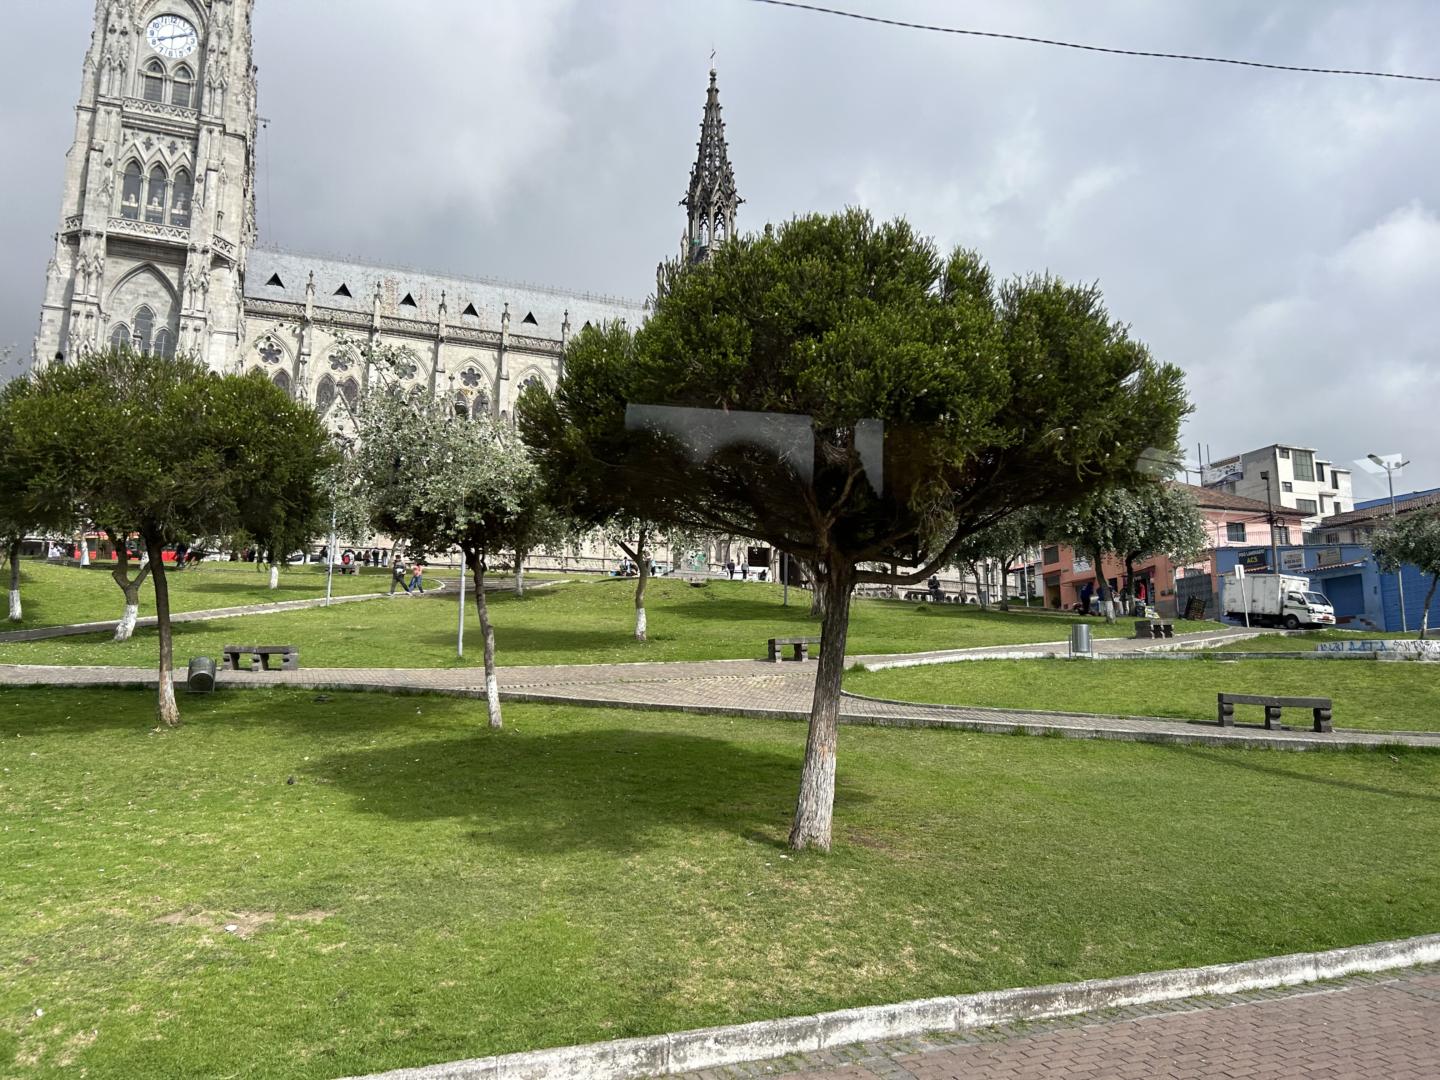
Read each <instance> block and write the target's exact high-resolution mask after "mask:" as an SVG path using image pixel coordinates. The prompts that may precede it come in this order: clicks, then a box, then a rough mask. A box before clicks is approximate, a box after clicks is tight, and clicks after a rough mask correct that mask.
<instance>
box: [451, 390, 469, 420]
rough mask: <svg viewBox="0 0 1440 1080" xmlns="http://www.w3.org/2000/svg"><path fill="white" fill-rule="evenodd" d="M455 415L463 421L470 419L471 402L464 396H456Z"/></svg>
mask: <svg viewBox="0 0 1440 1080" xmlns="http://www.w3.org/2000/svg"><path fill="white" fill-rule="evenodd" d="M455 415H456V416H458V417H459V418H460V419H461V420H469V419H470V402H469V401H468V400H467V399H466V397H465V395H464V394H456V395H455Z"/></svg>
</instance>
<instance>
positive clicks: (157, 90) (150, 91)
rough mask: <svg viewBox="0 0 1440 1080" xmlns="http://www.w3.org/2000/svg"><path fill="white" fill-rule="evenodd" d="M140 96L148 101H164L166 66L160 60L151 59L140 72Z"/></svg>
mask: <svg viewBox="0 0 1440 1080" xmlns="http://www.w3.org/2000/svg"><path fill="white" fill-rule="evenodd" d="M140 96H141V97H143V98H144V99H145V100H146V101H154V102H164V100H165V66H164V65H163V64H161V63H160V61H159V60H151V61H150V62H149V63H148V64H146V65H145V70H144V71H143V72H141V73H140Z"/></svg>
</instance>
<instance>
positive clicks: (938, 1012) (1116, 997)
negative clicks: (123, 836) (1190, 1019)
mask: <svg viewBox="0 0 1440 1080" xmlns="http://www.w3.org/2000/svg"><path fill="white" fill-rule="evenodd" d="M1437 961H1440V934H1430V935H1426V936H1424V937H1415V938H1408V939H1406V940H1404V941H1382V942H1379V943H1377V944H1374V945H1358V946H1355V947H1353V948H1348V949H1331V950H1328V951H1326V952H1313V953H1296V954H1293V955H1290V956H1272V957H1267V958H1265V959H1261V960H1245V961H1241V962H1239V963H1233V964H1212V965H1210V966H1208V967H1199V968H1181V969H1179V970H1172V971H1152V972H1147V973H1145V974H1143V975H1124V976H1121V977H1119V978H1113V979H1087V980H1085V981H1084V982H1073V983H1059V984H1055V985H1051V986H1034V987H1024V988H1020V989H1014V990H994V991H987V992H983V993H978V994H965V995H961V996H956V997H940V998H929V999H925V1000H920V1001H904V1002H900V1003H899V1004H895V1005H870V1006H865V1007H862V1008H857V1009H841V1010H839V1011H837V1012H828V1013H819V1014H817V1015H812V1016H794V1017H787V1018H785V1019H781V1020H762V1021H759V1022H756V1023H751V1024H733V1025H729V1026H725V1027H713V1028H700V1029H698V1030H694V1031H681V1032H676V1033H674V1034H670V1035H651V1036H646V1037H642V1038H637V1039H619V1040H615V1041H612V1042H603V1043H591V1044H589V1045H587V1046H565V1047H559V1048H556V1049H551V1050H530V1051H525V1052H523V1053H518V1054H503V1055H499V1056H496V1057H486V1058H475V1059H473V1060H470V1061H456V1062H451V1063H449V1064H445V1065H431V1066H425V1067H421V1068H410V1069H396V1070H394V1071H391V1072H385V1073H372V1074H369V1075H368V1076H366V1077H349V1078H347V1080H542V1078H544V1080H630V1078H633V1077H643V1076H669V1075H674V1074H676V1073H685V1072H692V1071H695V1070H698V1069H714V1068H721V1067H723V1066H726V1065H735V1064H739V1063H741V1062H748V1061H765V1060H768V1059H771V1058H779V1057H784V1056H786V1055H787V1054H813V1053H817V1052H818V1051H821V1050H826V1049H831V1048H835V1047H841V1046H849V1045H851V1044H852V1043H861V1042H875V1041H879V1040H888V1039H905V1038H911V1037H914V1036H918V1035H924V1034H926V1033H928V1032H942V1031H961V1030H965V1029H967V1028H977V1027H990V1026H992V1025H999V1024H1013V1023H1017V1022H1023V1021H1030V1020H1048V1019H1054V1018H1056V1017H1061V1016H1073V1015H1075V1014H1077V1013H1088V1012H1095V1011H1097V1010H1100V1009H1118V1008H1125V1007H1127V1006H1135V1005H1154V1004H1157V1003H1160V1002H1166V1001H1178V1000H1181V999H1184V998H1190V997H1200V996H1203V995H1209V994H1236V993H1241V992H1244V991H1251V990H1267V989H1273V988H1276V987H1285V986H1299V985H1302V984H1305V983H1311V982H1319V981H1323V980H1326V979H1338V978H1342V977H1344V976H1347V975H1358V974H1363V973H1372V972H1380V971H1392V970H1394V969H1396V968H1403V967H1414V966H1416V965H1420V964H1431V963H1435V962H1437Z"/></svg>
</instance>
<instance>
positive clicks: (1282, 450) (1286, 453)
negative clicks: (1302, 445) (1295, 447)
mask: <svg viewBox="0 0 1440 1080" xmlns="http://www.w3.org/2000/svg"><path fill="white" fill-rule="evenodd" d="M1280 456H1281V457H1282V458H1288V457H1289V456H1290V451H1289V450H1287V449H1286V448H1285V447H1283V446H1282V447H1280Z"/></svg>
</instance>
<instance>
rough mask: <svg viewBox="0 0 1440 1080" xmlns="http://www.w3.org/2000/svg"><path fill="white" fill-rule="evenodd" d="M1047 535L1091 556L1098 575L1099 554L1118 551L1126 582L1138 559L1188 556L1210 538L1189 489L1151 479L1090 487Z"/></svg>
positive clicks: (1065, 511)
mask: <svg viewBox="0 0 1440 1080" xmlns="http://www.w3.org/2000/svg"><path fill="white" fill-rule="evenodd" d="M1048 539H1051V540H1057V541H1061V542H1064V543H1067V544H1070V545H1071V546H1072V547H1074V548H1075V550H1076V551H1078V552H1080V553H1082V554H1084V555H1086V556H1089V557H1090V558H1092V559H1095V560H1096V562H1095V575H1096V577H1097V578H1103V574H1102V573H1101V565H1100V562H1099V558H1100V557H1101V556H1104V555H1107V554H1108V555H1114V556H1116V557H1117V558H1119V559H1120V560H1122V561H1123V562H1124V563H1125V571H1126V577H1127V584H1128V578H1130V577H1131V576H1133V573H1134V564H1135V563H1136V562H1140V561H1142V560H1144V559H1149V558H1153V557H1154V556H1157V555H1163V556H1165V557H1167V558H1170V559H1173V560H1174V561H1176V562H1188V561H1190V560H1192V559H1194V558H1195V557H1196V556H1198V555H1199V554H1200V553H1201V552H1202V551H1204V550H1205V548H1206V546H1207V545H1208V544H1209V538H1208V536H1207V535H1206V532H1205V519H1204V518H1203V517H1202V516H1201V514H1200V511H1199V509H1198V508H1197V507H1196V505H1195V500H1194V499H1193V498H1192V497H1191V496H1190V494H1189V492H1187V491H1186V490H1185V489H1184V488H1182V487H1178V486H1176V485H1173V484H1163V483H1153V482H1152V483H1142V484H1140V485H1138V486H1137V487H1135V488H1133V489H1129V490H1127V489H1125V488H1123V487H1109V488H1105V489H1103V490H1101V491H1097V492H1094V493H1093V494H1091V495H1090V496H1089V497H1088V498H1087V499H1086V500H1085V501H1084V502H1083V503H1080V504H1078V505H1076V506H1072V507H1070V508H1068V509H1066V510H1064V511H1061V512H1060V513H1059V514H1058V515H1057V516H1056V517H1055V518H1054V519H1053V523H1052V524H1051V526H1050V529H1049V536H1048Z"/></svg>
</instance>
